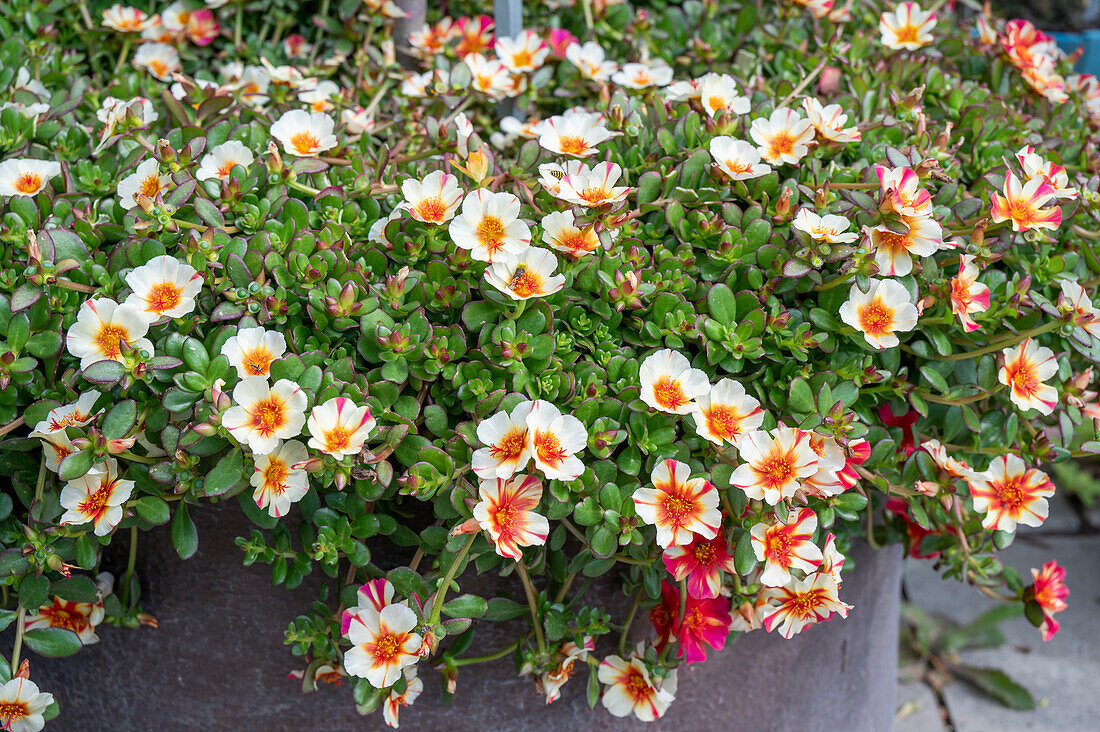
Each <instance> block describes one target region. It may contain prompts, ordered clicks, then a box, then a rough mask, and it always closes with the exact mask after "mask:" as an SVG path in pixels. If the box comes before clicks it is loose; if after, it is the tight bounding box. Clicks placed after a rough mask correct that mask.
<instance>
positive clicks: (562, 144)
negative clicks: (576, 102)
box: [539, 113, 611, 158]
mask: <svg viewBox="0 0 1100 732" xmlns="http://www.w3.org/2000/svg"><path fill="white" fill-rule="evenodd" d="M599 119H600V116H599V115H596V114H588V113H581V114H576V113H574V114H564V115H557V116H555V117H551V118H550V119H548V120H546V121H545V122H543V123H542V124H541V125H540V126H539V145H541V146H542V147H543V148H545V149H546V150H549V151H550V152H554V153H558V154H559V155H572V156H573V157H577V158H586V157H589V156H590V155H595V154H596V153H597V152H599V150H597V149H596V146H597V145H599V144H600V143H601V142H604V141H606V140H608V139H610V138H611V133H610V132H609V131H608V130H607V128H606V127H604V126H603V125H602V124H600V122H599Z"/></svg>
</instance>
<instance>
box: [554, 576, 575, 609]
mask: <svg viewBox="0 0 1100 732" xmlns="http://www.w3.org/2000/svg"><path fill="white" fill-rule="evenodd" d="M575 579H577V573H576V572H570V573H569V574H568V575H566V577H565V582H562V584H561V588H560V589H559V590H558V593H557V594H556V595H554V602H561V601H562V600H564V599H565V593H567V592H569V588H570V587H572V586H573V580H575Z"/></svg>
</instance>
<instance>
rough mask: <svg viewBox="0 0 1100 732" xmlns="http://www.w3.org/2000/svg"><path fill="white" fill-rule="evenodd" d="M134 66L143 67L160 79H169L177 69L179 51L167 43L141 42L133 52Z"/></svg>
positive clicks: (179, 67)
mask: <svg viewBox="0 0 1100 732" xmlns="http://www.w3.org/2000/svg"><path fill="white" fill-rule="evenodd" d="M134 66H136V67H138V68H139V69H145V70H146V71H148V72H149V73H150V74H152V75H153V76H155V77H156V78H157V79H159V80H160V81H171V80H172V74H174V73H176V72H177V71H179V70H180V69H181V68H182V67H181V66H180V55H179V52H178V51H176V49H175V48H174V47H172V46H169V45H168V44H167V43H143V44H141V45H140V46H138V49H137V51H136V52H135V53H134Z"/></svg>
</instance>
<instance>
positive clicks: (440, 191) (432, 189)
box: [401, 170, 462, 224]
mask: <svg viewBox="0 0 1100 732" xmlns="http://www.w3.org/2000/svg"><path fill="white" fill-rule="evenodd" d="M401 193H402V195H404V196H405V203H406V205H407V207H408V210H409V213H410V214H411V215H412V217H413V218H414V219H416V220H417V221H423V222H424V223H427V224H443V223H446V222H448V221H450V220H451V219H453V218H454V215H455V212H457V211H458V204H459V202H461V201H462V189H461V188H459V187H458V178H456V177H455V176H453V175H451V174H449V173H444V172H443V171H442V170H436V171H433V172H431V173H428V174H427V175H426V176H424V179H423V180H416V179H415V178H410V179H408V180H406V181H405V182H404V183H402V184H401Z"/></svg>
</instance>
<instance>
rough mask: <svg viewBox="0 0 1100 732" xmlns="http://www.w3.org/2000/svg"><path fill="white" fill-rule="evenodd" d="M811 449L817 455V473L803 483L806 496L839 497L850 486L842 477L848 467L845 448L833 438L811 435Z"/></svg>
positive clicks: (812, 433)
mask: <svg viewBox="0 0 1100 732" xmlns="http://www.w3.org/2000/svg"><path fill="white" fill-rule="evenodd" d="M810 448H811V449H812V450H813V451H814V452H815V453H817V472H815V473H814V474H813V475H811V476H810V477H808V478H806V479H805V480H804V481H802V490H803V491H804V492H805V493H806V495H810V496H816V497H818V498H832V497H833V496H839V495H840V494H841V493H843V492H844V491H845V490H846V489H847V488H848V487H849V486H848V483H847V482H845V479H844V478H843V477H842V473H844V470H845V468H846V467H847V465H848V458H847V456H846V455H845V454H844V448H842V447H841V446H840V444H839V443H838V442H837V441H836V440H835V439H834V438H832V437H829V436H828V435H819V434H817V433H816V432H811V433H810Z"/></svg>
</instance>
